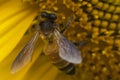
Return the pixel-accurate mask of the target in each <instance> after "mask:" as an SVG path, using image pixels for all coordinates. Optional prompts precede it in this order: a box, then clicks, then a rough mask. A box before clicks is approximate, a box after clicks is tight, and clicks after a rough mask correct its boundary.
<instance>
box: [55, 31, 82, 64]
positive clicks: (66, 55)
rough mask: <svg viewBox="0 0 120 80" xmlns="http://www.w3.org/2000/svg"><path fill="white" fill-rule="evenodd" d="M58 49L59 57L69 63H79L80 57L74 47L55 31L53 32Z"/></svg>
mask: <svg viewBox="0 0 120 80" xmlns="http://www.w3.org/2000/svg"><path fill="white" fill-rule="evenodd" d="M54 34H55V36H56V39H57V44H58V47H59V55H60V57H61V58H62V59H64V60H66V61H68V62H70V63H76V64H78V63H81V61H82V57H81V54H80V52H79V51H78V50H77V48H76V47H75V45H74V44H73V43H71V42H70V41H68V40H67V39H66V38H65V37H64V36H62V35H61V34H60V33H59V32H58V31H57V30H55V32H54Z"/></svg>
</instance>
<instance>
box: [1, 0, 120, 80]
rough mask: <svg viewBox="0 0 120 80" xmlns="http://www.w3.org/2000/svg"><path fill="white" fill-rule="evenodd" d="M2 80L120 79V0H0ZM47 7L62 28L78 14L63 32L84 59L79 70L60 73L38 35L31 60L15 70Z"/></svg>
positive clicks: (77, 66)
mask: <svg viewBox="0 0 120 80" xmlns="http://www.w3.org/2000/svg"><path fill="white" fill-rule="evenodd" d="M0 4H1V6H0V10H1V11H0V14H1V17H0V47H1V48H0V79H1V80H119V79H120V76H119V75H120V69H119V68H120V43H119V42H120V0H115V1H114V0H91V1H90V0H9V1H8V0H1V1H0ZM43 10H50V11H54V12H56V13H58V14H57V16H58V19H57V21H56V22H57V23H59V24H60V25H61V26H62V25H63V24H64V23H65V22H67V21H68V19H69V17H70V16H71V15H72V14H74V15H75V20H74V21H73V22H72V23H71V25H70V27H68V28H67V30H66V31H65V33H63V35H64V36H65V37H67V38H68V39H69V40H70V41H71V42H73V43H75V44H76V46H77V48H78V49H79V50H80V51H81V54H82V57H83V61H82V63H81V64H79V65H76V74H75V75H67V74H65V73H63V72H61V71H59V70H58V69H57V68H56V67H55V66H54V65H53V64H51V61H50V60H49V59H48V58H47V57H46V56H45V55H44V54H42V50H43V48H44V47H46V46H45V45H46V42H45V41H44V40H43V39H42V38H39V40H38V41H37V44H36V46H35V50H34V55H33V56H32V60H31V62H30V63H28V64H27V65H26V66H24V67H23V68H22V69H21V70H19V71H18V72H16V73H14V74H11V65H12V63H13V61H14V59H15V57H16V56H17V55H18V54H19V52H20V51H21V50H22V49H23V47H24V46H25V44H27V42H28V41H29V40H30V39H31V38H32V36H33V35H34V32H35V30H34V27H32V25H33V24H34V20H35V18H36V16H38V15H39V14H40V12H41V11H43Z"/></svg>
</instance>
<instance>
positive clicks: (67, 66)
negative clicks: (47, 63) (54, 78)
mask: <svg viewBox="0 0 120 80" xmlns="http://www.w3.org/2000/svg"><path fill="white" fill-rule="evenodd" d="M45 54H46V55H47V56H48V57H49V58H50V60H52V63H53V64H54V65H55V66H56V67H57V68H58V69H59V70H61V71H63V72H65V73H66V74H70V75H73V74H75V66H74V64H72V63H69V62H67V61H65V60H63V59H62V58H60V57H59V54H58V46H57V43H56V41H54V42H49V43H48V45H47V47H46V49H45Z"/></svg>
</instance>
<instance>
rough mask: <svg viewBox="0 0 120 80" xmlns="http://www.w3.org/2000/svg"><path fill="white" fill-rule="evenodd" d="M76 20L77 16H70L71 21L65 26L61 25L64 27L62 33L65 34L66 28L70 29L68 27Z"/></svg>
mask: <svg viewBox="0 0 120 80" xmlns="http://www.w3.org/2000/svg"><path fill="white" fill-rule="evenodd" d="M74 19H75V15H72V16H70V19H69V20H68V21H67V22H66V24H65V25H63V24H60V25H61V26H63V28H62V30H61V31H60V33H63V32H64V31H65V30H66V28H68V27H69V26H70V24H71V22H72V21H73V20H74Z"/></svg>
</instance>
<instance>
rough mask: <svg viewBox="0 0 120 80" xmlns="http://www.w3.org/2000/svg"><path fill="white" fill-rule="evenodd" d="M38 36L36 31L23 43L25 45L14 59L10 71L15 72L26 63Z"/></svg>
mask: <svg viewBox="0 0 120 80" xmlns="http://www.w3.org/2000/svg"><path fill="white" fill-rule="evenodd" d="M38 37H39V32H36V34H35V35H34V37H33V38H32V39H31V40H30V41H29V42H28V43H27V44H26V45H25V47H24V48H23V49H22V50H21V52H20V53H19V54H18V56H17V57H16V59H15V60H14V62H13V64H12V68H11V73H15V72H17V71H18V70H19V69H21V68H22V67H23V66H24V65H26V64H27V63H28V62H29V61H30V60H31V57H32V53H33V50H34V45H35V43H36V41H37V39H38Z"/></svg>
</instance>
